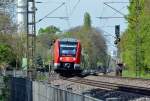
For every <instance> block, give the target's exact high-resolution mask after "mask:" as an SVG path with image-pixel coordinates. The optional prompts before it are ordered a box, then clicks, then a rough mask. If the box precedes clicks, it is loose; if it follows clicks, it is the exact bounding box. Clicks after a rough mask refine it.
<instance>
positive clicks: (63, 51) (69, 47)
mask: <svg viewBox="0 0 150 101" xmlns="http://www.w3.org/2000/svg"><path fill="white" fill-rule="evenodd" d="M76 48H77V43H75V42H62V43H61V42H60V56H76V50H77V49H76Z"/></svg>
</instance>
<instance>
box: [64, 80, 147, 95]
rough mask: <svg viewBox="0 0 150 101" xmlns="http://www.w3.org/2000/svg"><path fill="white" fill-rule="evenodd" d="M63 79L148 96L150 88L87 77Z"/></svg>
mask: <svg viewBox="0 0 150 101" xmlns="http://www.w3.org/2000/svg"><path fill="white" fill-rule="evenodd" d="M65 80H68V81H71V82H74V83H80V84H85V85H90V86H94V87H98V88H100V89H105V90H117V91H123V92H128V93H135V94H141V95H146V96H150V88H146V87H137V86H131V85H124V84H116V83H109V82H102V81H95V80H89V79H84V78H79V77H77V78H65Z"/></svg>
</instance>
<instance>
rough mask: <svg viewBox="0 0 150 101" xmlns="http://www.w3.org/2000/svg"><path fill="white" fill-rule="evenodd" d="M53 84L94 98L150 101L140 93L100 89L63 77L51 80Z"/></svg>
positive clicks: (89, 77)
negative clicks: (63, 78)
mask: <svg viewBox="0 0 150 101" xmlns="http://www.w3.org/2000/svg"><path fill="white" fill-rule="evenodd" d="M85 78H87V79H93V80H94V79H96V80H101V79H102V80H104V81H105V82H107V81H108V80H109V82H110V79H108V78H107V81H106V80H105V79H106V78H101V79H97V77H94V76H88V77H85ZM111 80H112V79H111ZM50 82H51V85H53V86H55V85H59V88H61V89H67V88H72V91H73V92H75V93H78V94H85V95H88V96H92V97H94V98H98V99H100V100H103V101H150V97H148V96H142V95H138V94H133V93H127V92H120V91H116V90H110V91H107V90H104V89H99V88H97V87H93V86H89V85H84V84H78V83H73V82H70V81H67V80H62V79H59V78H57V79H55V80H51V81H50Z"/></svg>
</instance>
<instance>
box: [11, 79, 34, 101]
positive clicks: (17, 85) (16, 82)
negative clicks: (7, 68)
mask: <svg viewBox="0 0 150 101" xmlns="http://www.w3.org/2000/svg"><path fill="white" fill-rule="evenodd" d="M9 89H10V101H32V81H30V80H28V79H25V78H16V77H11V78H10V88H9Z"/></svg>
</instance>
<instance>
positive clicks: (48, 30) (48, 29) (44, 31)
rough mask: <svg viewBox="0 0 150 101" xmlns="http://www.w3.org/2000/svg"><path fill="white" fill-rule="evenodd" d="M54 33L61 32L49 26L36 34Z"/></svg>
mask: <svg viewBox="0 0 150 101" xmlns="http://www.w3.org/2000/svg"><path fill="white" fill-rule="evenodd" d="M56 32H61V31H60V29H59V28H57V27H55V26H53V25H51V26H48V27H46V28H45V29H43V28H40V29H39V32H38V33H39V34H42V33H47V34H55V33H56Z"/></svg>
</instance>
